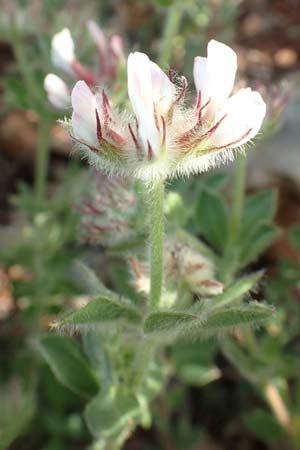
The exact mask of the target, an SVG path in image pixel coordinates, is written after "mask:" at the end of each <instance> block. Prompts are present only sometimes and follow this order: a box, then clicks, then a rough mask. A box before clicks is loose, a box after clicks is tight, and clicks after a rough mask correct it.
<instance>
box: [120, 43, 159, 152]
mask: <svg viewBox="0 0 300 450" xmlns="http://www.w3.org/2000/svg"><path fill="white" fill-rule="evenodd" d="M127 71H128V95H129V98H130V101H131V104H132V108H133V111H134V114H135V115H136V118H137V120H138V123H139V135H140V137H141V139H142V143H143V146H144V149H145V152H147V151H148V143H149V144H150V145H151V147H152V150H153V151H154V153H158V151H159V149H160V136H159V132H158V130H157V128H156V126H155V120H154V98H153V90H152V78H151V64H150V60H149V58H148V56H147V55H145V54H144V53H139V52H135V53H131V54H130V55H129V57H128V63H127Z"/></svg>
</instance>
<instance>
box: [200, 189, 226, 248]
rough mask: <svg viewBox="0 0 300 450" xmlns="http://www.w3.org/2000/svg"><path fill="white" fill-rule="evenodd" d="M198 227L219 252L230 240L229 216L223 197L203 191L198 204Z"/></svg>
mask: <svg viewBox="0 0 300 450" xmlns="http://www.w3.org/2000/svg"><path fill="white" fill-rule="evenodd" d="M197 225H198V227H199V230H200V232H201V233H202V234H203V235H204V237H205V238H206V239H207V240H208V241H209V242H210V243H211V244H212V245H213V247H215V248H217V249H218V250H222V249H223V248H224V247H225V244H226V242H227V239H228V216H227V210H226V207H225V204H224V201H223V199H222V197H221V195H219V194H217V193H216V192H213V191H210V190H207V189H203V190H201V192H200V195H199V198H198V203H197Z"/></svg>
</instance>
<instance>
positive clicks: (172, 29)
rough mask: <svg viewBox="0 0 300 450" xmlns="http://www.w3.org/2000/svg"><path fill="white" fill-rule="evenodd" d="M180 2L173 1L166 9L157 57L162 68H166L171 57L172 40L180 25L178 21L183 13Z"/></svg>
mask: <svg viewBox="0 0 300 450" xmlns="http://www.w3.org/2000/svg"><path fill="white" fill-rule="evenodd" d="M182 5H183V4H182V2H181V1H180V3H179V1H175V2H174V3H173V5H172V6H171V7H170V8H169V9H168V11H167V15H166V21H165V26H164V32H163V36H162V40H161V47H160V54H159V57H158V64H159V65H160V66H162V67H166V66H168V64H169V63H170V59H171V56H172V49H173V45H174V38H175V37H176V35H177V33H178V29H179V25H180V20H181V17H182V13H183V6H182Z"/></svg>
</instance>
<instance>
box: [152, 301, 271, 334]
mask: <svg viewBox="0 0 300 450" xmlns="http://www.w3.org/2000/svg"><path fill="white" fill-rule="evenodd" d="M191 310H192V311H193V313H191V312H185V311H158V312H154V313H151V314H149V316H148V317H147V318H146V320H145V323H144V332H145V333H146V334H149V333H156V334H166V335H169V336H176V335H178V334H185V335H190V334H191V335H193V336H197V335H199V336H201V335H203V336H205V335H207V334H209V335H213V334H216V333H218V332H220V331H226V330H231V329H232V328H233V327H237V326H241V325H251V324H256V323H260V322H262V321H263V320H266V319H267V318H269V317H270V316H271V315H272V314H273V308H272V307H270V306H267V305H264V304H261V303H256V302H252V303H249V304H247V305H241V306H236V307H230V308H228V307H226V308H218V309H214V310H208V311H206V310H205V309H204V310H203V312H201V310H200V312H199V313H197V312H196V309H195V308H191Z"/></svg>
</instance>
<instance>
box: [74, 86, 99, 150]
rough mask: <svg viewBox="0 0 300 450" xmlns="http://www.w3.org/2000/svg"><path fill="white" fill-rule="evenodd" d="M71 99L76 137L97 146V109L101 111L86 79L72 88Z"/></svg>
mask: <svg viewBox="0 0 300 450" xmlns="http://www.w3.org/2000/svg"><path fill="white" fill-rule="evenodd" d="M71 99H72V107H73V115H72V127H73V133H74V137H75V138H76V139H79V140H80V141H83V142H86V143H87V144H89V145H91V146H97V145H98V139H97V121H96V109H97V111H98V113H99V107H98V104H97V101H96V98H95V96H94V94H93V93H92V91H91V90H90V88H89V87H88V85H87V84H86V83H85V82H84V81H78V82H77V83H76V84H75V86H74V88H73V90H72V94H71Z"/></svg>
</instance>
